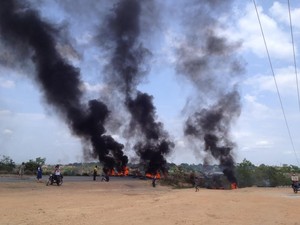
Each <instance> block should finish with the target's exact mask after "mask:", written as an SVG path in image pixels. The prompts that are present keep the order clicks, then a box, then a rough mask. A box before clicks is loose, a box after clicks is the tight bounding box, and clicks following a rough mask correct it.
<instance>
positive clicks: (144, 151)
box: [100, 0, 174, 173]
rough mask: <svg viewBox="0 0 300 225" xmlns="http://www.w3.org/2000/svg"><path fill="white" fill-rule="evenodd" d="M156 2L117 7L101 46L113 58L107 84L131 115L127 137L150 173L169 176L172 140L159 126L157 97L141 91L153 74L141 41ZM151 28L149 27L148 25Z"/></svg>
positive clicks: (129, 1)
mask: <svg viewBox="0 0 300 225" xmlns="http://www.w3.org/2000/svg"><path fill="white" fill-rule="evenodd" d="M149 4H150V5H152V4H153V2H152V1H138V0H122V1H119V2H118V3H117V4H115V5H114V7H113V9H112V12H111V14H110V15H108V17H107V19H106V20H105V22H104V24H103V26H102V29H101V32H100V33H101V34H100V40H101V42H100V43H101V44H103V43H105V46H107V48H106V49H107V50H108V55H109V57H110V61H109V64H108V65H107V66H106V68H105V74H106V81H107V83H108V84H109V85H111V86H113V87H114V88H115V89H116V90H117V92H118V93H119V94H121V95H122V97H121V99H122V101H123V102H124V105H125V108H126V109H127V111H128V112H129V114H130V122H129V124H128V129H127V130H126V131H127V134H126V135H125V136H126V137H128V138H130V139H135V140H137V141H136V143H135V144H134V147H133V149H134V150H135V151H136V153H137V155H138V156H139V157H140V159H141V161H142V162H143V163H146V165H147V166H146V172H149V173H156V172H158V171H163V172H165V166H166V160H165V156H166V155H167V154H169V153H170V151H171V149H172V148H173V147H174V144H173V143H172V142H171V141H169V140H168V134H167V132H165V131H164V129H163V124H162V123H160V122H157V118H156V109H155V107H154V105H153V97H152V96H150V95H148V94H147V93H142V92H140V91H138V90H137V86H138V84H139V83H140V82H141V81H142V79H143V78H144V77H145V75H146V74H147V73H148V71H149V65H148V64H147V61H148V60H149V58H150V57H151V52H150V51H149V50H148V49H147V48H146V47H144V45H143V42H142V41H141V31H142V30H146V29H142V22H141V21H147V22H149V21H150V20H151V18H147V16H146V15H149V13H148V14H147V13H143V12H144V11H143V10H144V9H145V8H147V9H149V8H151V9H153V7H148V6H149ZM148 24H149V23H148Z"/></svg>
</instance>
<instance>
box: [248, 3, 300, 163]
mask: <svg viewBox="0 0 300 225" xmlns="http://www.w3.org/2000/svg"><path fill="white" fill-rule="evenodd" d="M253 4H254V7H255V11H256V15H257V19H258V23H259V26H260V31H261V34H262V37H263V40H264V44H265V48H266V51H267V55H268V59H269V64H270V68H271V71H272V75H273V79H274V82H275V86H276V90H277V94H278V98H279V102H280V106H281V110H282V113H283V117H284V121H285V125H286V128H287V130H288V134H289V138H290V141H291V144H292V148H293V150H294V154H295V157H296V160H297V163H298V165H299V164H300V163H299V160H298V156H297V153H296V150H295V146H294V142H293V139H292V135H291V131H290V128H289V125H288V122H287V119H286V115H285V111H284V108H283V104H282V100H281V96H280V93H279V89H278V85H277V81H276V77H275V73H274V69H273V65H272V61H271V57H270V53H269V50H268V46H267V42H266V38H265V35H264V31H263V28H262V25H261V21H260V17H259V13H258V10H257V6H256V2H255V0H253Z"/></svg>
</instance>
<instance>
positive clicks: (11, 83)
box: [0, 79, 16, 88]
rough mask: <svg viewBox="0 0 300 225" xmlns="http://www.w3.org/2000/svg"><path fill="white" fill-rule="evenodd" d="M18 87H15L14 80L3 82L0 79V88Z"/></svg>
mask: <svg viewBox="0 0 300 225" xmlns="http://www.w3.org/2000/svg"><path fill="white" fill-rule="evenodd" d="M15 86H16V85H15V82H14V81H12V80H3V79H0V87H3V88H14V87H15Z"/></svg>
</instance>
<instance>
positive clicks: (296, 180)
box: [291, 173, 299, 188]
mask: <svg viewBox="0 0 300 225" xmlns="http://www.w3.org/2000/svg"><path fill="white" fill-rule="evenodd" d="M291 180H292V187H293V188H294V187H298V185H299V177H298V176H297V175H296V174H295V173H293V175H292V176H291Z"/></svg>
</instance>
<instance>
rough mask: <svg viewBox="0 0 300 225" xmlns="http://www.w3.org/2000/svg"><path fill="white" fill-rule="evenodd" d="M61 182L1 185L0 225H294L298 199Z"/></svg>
mask: <svg viewBox="0 0 300 225" xmlns="http://www.w3.org/2000/svg"><path fill="white" fill-rule="evenodd" d="M67 180H68V179H67V178H66V179H65V182H64V184H63V185H62V186H60V187H57V186H46V185H45V183H37V182H36V181H35V180H34V179H31V178H29V179H24V180H21V181H20V180H19V181H18V182H12V181H11V180H9V181H3V180H2V181H1V182H0V205H1V208H0V224H1V225H29V224H30V225H35V224H39V225H42V224H47V225H48V224H50V225H51V224H56V225H60V224H61V225H77V224H80V225H102V224H103V225H109V224H122V225H127V224H132V225H135V224H136V225H141V224H153V225H159V224H161V225H174V224H180V225H181V224H195V225H196V224H197V225H198V224H205V225H210V224H214V225H216V224H225V225H228V224H230V225H240V224H249V225H250V224H251V225H255V224H257V225H262V224H263V225H268V224H269V225H274V224H284V225H285V224H287V225H300V208H299V206H300V193H299V194H294V193H293V192H292V189H291V188H242V189H237V190H208V189H200V191H199V192H195V190H194V189H171V188H169V187H164V186H161V185H159V184H158V185H157V187H156V188H153V187H152V186H151V181H150V180H139V179H133V178H131V179H129V178H126V179H122V178H120V179H119V178H112V179H111V182H108V183H106V182H100V181H96V182H93V181H92V180H91V179H90V180H89V179H87V178H85V180H82V182H81V181H80V180H75V181H74V180H73V181H72V179H71V180H68V181H67Z"/></svg>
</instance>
